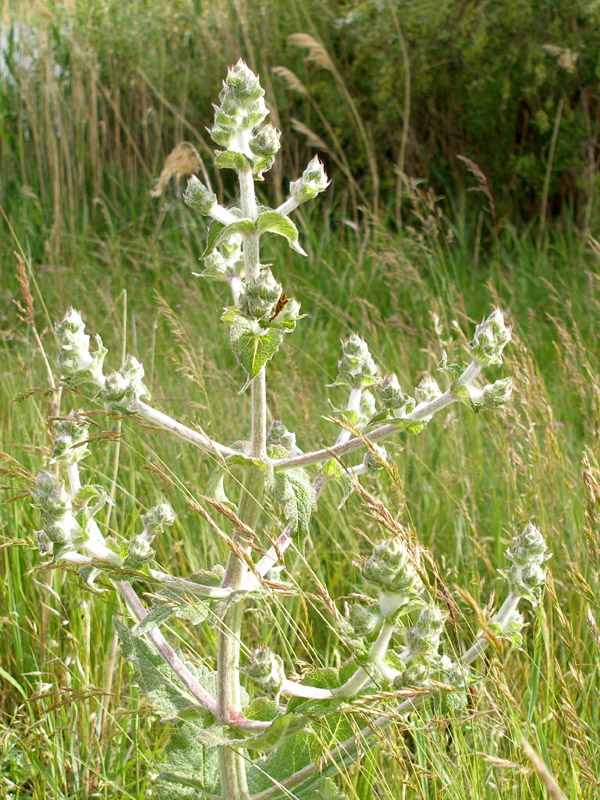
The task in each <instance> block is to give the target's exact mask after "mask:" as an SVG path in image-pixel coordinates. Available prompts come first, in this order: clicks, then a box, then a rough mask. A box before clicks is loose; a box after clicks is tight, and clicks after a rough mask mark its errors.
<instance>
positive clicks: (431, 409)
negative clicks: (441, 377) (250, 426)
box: [272, 390, 458, 469]
mask: <svg viewBox="0 0 600 800" xmlns="http://www.w3.org/2000/svg"><path fill="white" fill-rule="evenodd" d="M456 402H458V398H457V397H455V395H454V394H453V393H452V392H451V391H450V390H448V391H447V392H444V394H442V395H440V397H437V398H436V399H435V400H431V401H430V402H429V403H420V404H419V405H418V406H417V407H416V408H415V409H414V411H412V412H411V413H410V414H407V415H406V416H405V417H402V419H401V420H399V422H400V421H401V422H408V423H410V422H421V421H423V420H424V419H426V418H427V417H431V416H433V415H434V414H436V413H437V412H438V411H441V410H442V409H443V408H446V406H449V405H451V404H452V403H456ZM398 430H399V426H398V424H397V423H388V424H387V425H382V426H381V427H380V428H376V429H375V430H374V431H371V433H367V434H365V437H364V438H365V439H369V441H371V442H379V441H381V440H382V439H387V438H388V437H389V436H392V434H394V433H397V432H398ZM362 447H365V443H364V441H363V439H350V441H348V442H342V443H341V444H335V445H334V446H333V447H325V448H323V449H322V450H315V451H314V452H312V453H303V454H302V455H301V456H293V457H292V458H281V459H278V460H276V461H273V462H272V463H273V467H274V469H293V468H294V467H308V466H310V465H311V464H320V463H321V462H323V461H329V459H331V458H332V457H334V456H338V457H341V456H345V455H346V454H347V453H353V452H354V451H355V450H360V449H361V448H362Z"/></svg>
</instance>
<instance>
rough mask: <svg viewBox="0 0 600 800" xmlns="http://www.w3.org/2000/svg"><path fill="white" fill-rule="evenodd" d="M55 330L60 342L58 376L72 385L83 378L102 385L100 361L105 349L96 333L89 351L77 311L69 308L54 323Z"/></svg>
mask: <svg viewBox="0 0 600 800" xmlns="http://www.w3.org/2000/svg"><path fill="white" fill-rule="evenodd" d="M55 332H56V335H57V337H58V340H59V343H60V350H59V351H58V357H57V359H56V364H57V366H58V368H59V370H60V374H61V377H62V378H64V380H66V381H68V382H69V383H70V384H72V385H73V386H76V385H78V384H80V383H86V382H87V383H94V384H96V385H97V386H102V384H103V380H104V379H103V376H102V365H103V363H104V358H105V356H106V353H107V350H106V348H105V347H103V345H102V339H101V338H100V337H99V336H96V337H95V340H96V352H95V353H91V352H90V337H89V336H88V335H87V334H86V332H85V324H84V322H83V319H82V318H81V314H80V313H79V311H77V310H76V309H74V308H72V307H71V308H69V309H68V311H67V313H66V314H65V316H64V318H63V319H62V320H61V321H60V322H58V323H57V324H56V326H55Z"/></svg>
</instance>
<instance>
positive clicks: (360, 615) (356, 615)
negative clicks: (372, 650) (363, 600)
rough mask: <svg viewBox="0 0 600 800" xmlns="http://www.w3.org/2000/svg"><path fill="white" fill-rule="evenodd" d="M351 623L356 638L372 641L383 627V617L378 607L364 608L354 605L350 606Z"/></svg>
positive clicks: (357, 604)
mask: <svg viewBox="0 0 600 800" xmlns="http://www.w3.org/2000/svg"><path fill="white" fill-rule="evenodd" d="M348 621H349V623H350V626H351V628H352V631H353V634H354V636H357V637H358V638H359V639H367V640H371V639H373V638H374V634H376V633H377V631H378V630H379V628H380V627H381V615H380V614H379V612H378V608H377V606H376V605H373V606H363V605H361V604H360V603H353V604H352V605H351V606H350V613H349V620H348Z"/></svg>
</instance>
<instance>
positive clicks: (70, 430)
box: [50, 410, 90, 464]
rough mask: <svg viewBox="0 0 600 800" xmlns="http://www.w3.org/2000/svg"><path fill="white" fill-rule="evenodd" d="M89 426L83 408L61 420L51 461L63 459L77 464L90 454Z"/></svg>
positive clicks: (57, 427)
mask: <svg viewBox="0 0 600 800" xmlns="http://www.w3.org/2000/svg"><path fill="white" fill-rule="evenodd" d="M89 427H90V426H89V423H88V421H87V419H86V418H85V416H84V412H83V411H82V410H79V411H73V413H72V414H70V415H69V416H68V417H65V418H64V419H61V420H59V422H58V424H57V426H56V435H55V437H54V451H53V453H52V461H51V462H50V463H51V464H54V463H56V462H57V461H62V462H63V463H65V464H76V463H77V462H79V461H82V460H83V459H84V458H85V457H86V456H87V454H88V445H87V440H88V437H89Z"/></svg>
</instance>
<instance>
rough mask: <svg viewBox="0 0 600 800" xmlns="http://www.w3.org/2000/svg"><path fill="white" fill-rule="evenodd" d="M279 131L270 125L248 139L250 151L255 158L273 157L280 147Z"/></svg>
mask: <svg viewBox="0 0 600 800" xmlns="http://www.w3.org/2000/svg"><path fill="white" fill-rule="evenodd" d="M280 139H281V131H279V130H277V128H275V127H274V126H273V125H271V124H270V123H269V124H268V125H265V127H264V128H261V130H259V131H258V132H257V133H255V134H254V136H253V137H252V139H250V150H252V152H253V153H254V154H255V155H257V156H274V155H275V153H277V152H278V150H279V148H280V147H281V144H280V141H279V140H280Z"/></svg>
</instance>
